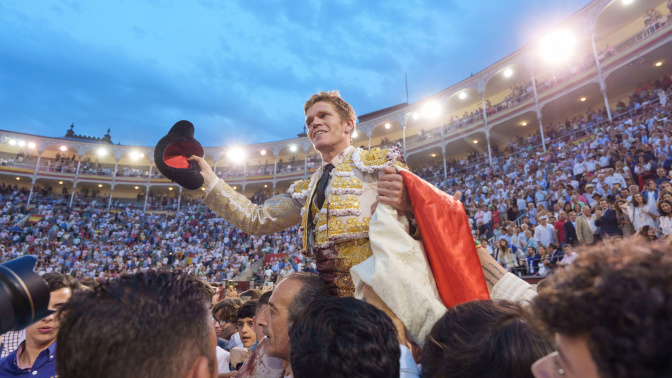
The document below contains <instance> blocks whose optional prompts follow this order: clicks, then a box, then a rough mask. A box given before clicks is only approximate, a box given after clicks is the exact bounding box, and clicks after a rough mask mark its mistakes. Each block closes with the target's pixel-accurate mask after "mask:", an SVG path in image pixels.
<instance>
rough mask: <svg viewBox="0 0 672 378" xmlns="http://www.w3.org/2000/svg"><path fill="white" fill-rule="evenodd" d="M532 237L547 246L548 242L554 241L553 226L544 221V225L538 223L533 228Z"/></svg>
mask: <svg viewBox="0 0 672 378" xmlns="http://www.w3.org/2000/svg"><path fill="white" fill-rule="evenodd" d="M534 238H535V239H537V241H538V242H539V243H540V244H542V245H544V246H547V245H548V243H553V242H554V241H555V228H554V227H553V226H551V225H550V224H549V223H546V227H544V226H542V225H541V224H539V225H538V226H537V227H535V228H534Z"/></svg>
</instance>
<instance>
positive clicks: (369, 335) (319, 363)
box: [0, 241, 672, 378]
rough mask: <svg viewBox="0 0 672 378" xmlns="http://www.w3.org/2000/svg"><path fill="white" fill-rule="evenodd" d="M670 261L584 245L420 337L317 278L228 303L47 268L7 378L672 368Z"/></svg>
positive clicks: (278, 377) (138, 277) (181, 278)
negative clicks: (531, 281)
mask: <svg viewBox="0 0 672 378" xmlns="http://www.w3.org/2000/svg"><path fill="white" fill-rule="evenodd" d="M479 254H480V252H479ZM486 256H487V253H486ZM669 257H670V251H669V250H668V246H664V245H661V244H657V245H656V244H650V243H646V242H642V241H638V242H636V243H626V242H623V241H622V242H617V243H612V244H608V245H603V246H597V247H592V248H585V249H583V250H582V251H581V256H580V257H578V258H577V259H576V262H575V264H574V266H573V268H572V269H568V270H565V271H563V272H561V273H559V274H557V275H555V276H553V277H550V278H548V279H546V280H544V281H542V283H540V284H539V285H538V287H537V290H533V289H532V288H531V287H530V286H529V285H528V284H525V283H524V282H523V281H521V280H520V279H517V278H515V277H514V276H510V275H509V274H508V273H506V275H509V276H508V278H506V277H507V276H506V275H505V276H504V277H503V278H501V279H500V282H498V283H497V284H498V285H499V284H501V281H504V280H508V282H513V285H514V288H515V290H505V291H498V290H496V289H495V288H493V289H492V292H491V299H488V300H478V301H469V302H465V303H461V304H458V305H456V306H454V307H452V308H448V309H445V310H444V312H443V315H442V316H440V317H439V318H438V320H437V321H435V322H432V324H429V327H428V328H429V329H430V331H429V332H428V333H427V335H426V337H423V338H422V339H409V338H408V335H407V334H406V333H404V332H402V331H400V329H403V328H399V327H400V326H401V327H403V325H398V324H397V323H395V319H396V317H394V316H393V315H392V314H391V312H390V311H389V308H388V307H387V306H386V305H385V304H384V303H381V302H380V301H379V299H377V298H376V297H375V296H373V297H371V298H367V300H359V299H355V298H339V297H333V296H331V294H330V292H329V289H328V287H327V286H326V284H325V283H324V281H322V279H321V278H320V277H319V276H318V275H316V274H312V273H291V274H288V275H286V276H285V277H284V278H283V279H282V280H281V281H280V282H279V283H278V284H277V285H275V286H270V287H268V288H267V289H266V290H265V291H263V292H262V291H260V290H247V291H245V292H243V293H240V294H239V293H237V292H236V291H235V290H233V289H229V290H227V292H226V296H225V297H224V299H221V300H220V299H218V298H217V297H216V296H215V290H214V288H213V287H211V286H210V285H209V284H207V283H206V282H204V281H202V280H200V279H198V278H195V277H194V276H193V275H189V274H186V273H185V272H184V271H165V270H154V269H152V270H147V271H142V272H136V273H132V274H125V275H123V276H120V277H118V278H117V279H113V280H103V281H100V282H97V283H90V286H85V285H82V284H80V282H78V281H77V280H75V279H73V278H72V277H69V276H68V275H65V274H60V273H47V274H45V275H44V276H43V277H44V280H45V282H47V284H48V287H49V291H50V301H49V307H50V308H52V309H54V310H55V312H54V313H50V314H49V315H47V316H46V317H45V318H43V319H41V320H39V321H37V322H35V323H34V324H32V325H30V326H29V327H27V328H26V329H25V330H22V331H12V332H8V333H5V334H3V335H0V336H1V338H2V345H1V346H0V349H2V350H3V351H4V350H5V349H8V353H7V354H6V357H5V358H0V375H2V376H3V377H4V376H6V377H21V376H37V377H50V376H56V375H58V376H67V377H73V378H77V377H100V378H105V377H110V378H111V377H117V376H142V377H175V378H182V377H194V378H215V377H217V378H230V377H239V378H248V377H267V378H283V377H284V378H287V377H294V378H306V377H315V376H319V377H325V378H329V377H334V378H336V377H342V376H348V377H363V378H378V377H400V378H409V377H420V376H422V377H432V378H438V377H445V376H451V377H492V376H503V377H525V378H527V377H530V378H531V377H533V376H534V377H561V376H569V377H588V378H598V377H668V376H670V374H672V363H671V362H670V359H669V353H670V352H672V339H671V338H670V337H669V336H670V326H671V323H670V322H671V319H672V307H671V305H672V301H671V300H670V298H671V294H672V292H671V289H670V288H672V286H671V285H670V284H671V283H672V273H671V272H672V266H671V261H672V260H670V258H669ZM479 259H480V257H479ZM488 259H490V260H491V261H494V260H492V258H491V257H488ZM486 263H487V262H486ZM488 264H489V263H488ZM511 279H513V281H511ZM418 315H420V314H418ZM423 318H424V317H423ZM396 320H398V319H396Z"/></svg>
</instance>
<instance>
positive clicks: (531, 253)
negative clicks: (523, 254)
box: [527, 246, 537, 256]
mask: <svg viewBox="0 0 672 378" xmlns="http://www.w3.org/2000/svg"><path fill="white" fill-rule="evenodd" d="M536 253H537V249H536V248H534V247H533V246H529V247H527V255H528V256H534V255H535V254H536Z"/></svg>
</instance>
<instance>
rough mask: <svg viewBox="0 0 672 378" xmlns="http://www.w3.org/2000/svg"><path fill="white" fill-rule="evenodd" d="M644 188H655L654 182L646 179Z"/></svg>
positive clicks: (651, 189)
mask: <svg viewBox="0 0 672 378" xmlns="http://www.w3.org/2000/svg"><path fill="white" fill-rule="evenodd" d="M646 188H647V189H649V190H650V191H654V190H656V182H655V181H653V180H646Z"/></svg>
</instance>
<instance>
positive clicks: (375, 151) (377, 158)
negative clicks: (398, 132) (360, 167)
mask: <svg viewBox="0 0 672 378" xmlns="http://www.w3.org/2000/svg"><path fill="white" fill-rule="evenodd" d="M388 152H389V151H388V150H387V149H384V150H381V149H380V148H379V147H375V148H372V149H371V150H369V151H362V153H361V154H360V155H359V157H360V159H361V160H362V164H364V166H371V165H373V166H378V165H383V164H385V163H387V154H388Z"/></svg>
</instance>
